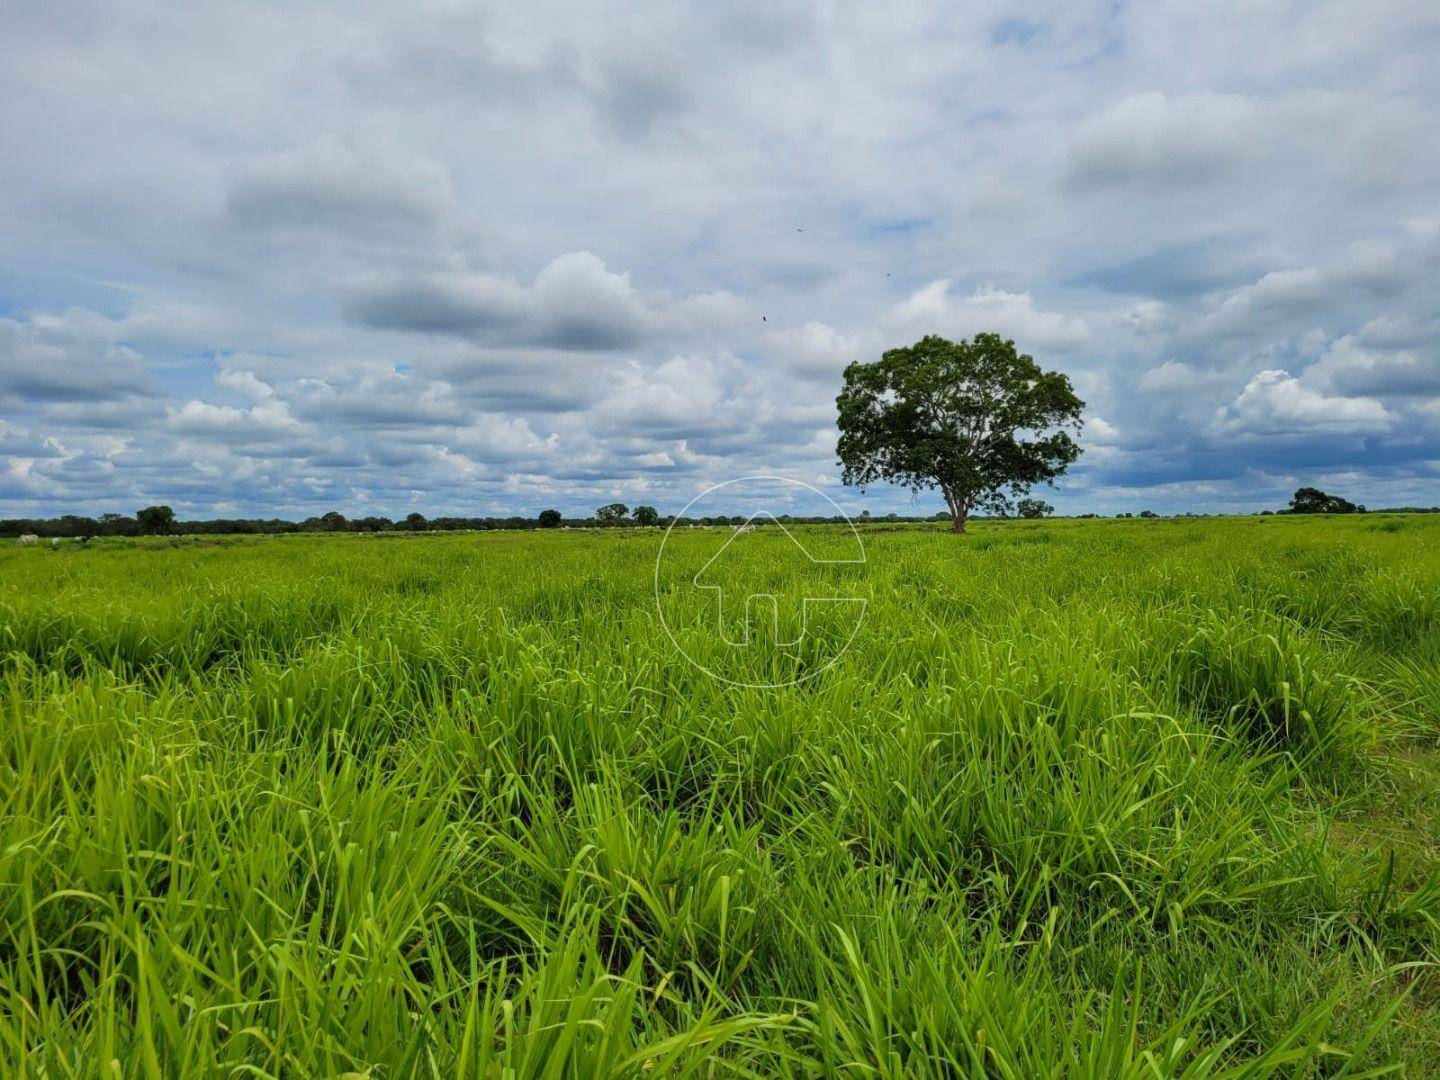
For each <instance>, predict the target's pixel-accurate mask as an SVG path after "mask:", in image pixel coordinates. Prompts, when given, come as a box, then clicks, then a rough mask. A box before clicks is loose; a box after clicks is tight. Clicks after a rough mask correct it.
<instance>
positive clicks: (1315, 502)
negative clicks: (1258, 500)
mask: <svg viewBox="0 0 1440 1080" xmlns="http://www.w3.org/2000/svg"><path fill="white" fill-rule="evenodd" d="M1357 512H1359V513H1362V514H1363V513H1364V512H1365V507H1363V506H1356V505H1355V504H1354V503H1352V502H1351V501H1350V500H1349V499H1342V498H1341V497H1340V496H1339V495H1327V494H1325V492H1323V491H1321V490H1320V489H1319V488H1315V487H1302V488H1300V489H1298V490H1297V491H1296V492H1295V495H1294V497H1293V498H1292V499H1291V500H1290V513H1292V514H1354V513H1357Z"/></svg>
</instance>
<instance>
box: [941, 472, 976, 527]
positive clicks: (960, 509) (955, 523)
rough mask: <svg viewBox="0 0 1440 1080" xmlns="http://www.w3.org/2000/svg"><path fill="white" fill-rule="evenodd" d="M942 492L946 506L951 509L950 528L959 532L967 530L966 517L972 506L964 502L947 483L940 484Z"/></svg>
mask: <svg viewBox="0 0 1440 1080" xmlns="http://www.w3.org/2000/svg"><path fill="white" fill-rule="evenodd" d="M940 494H941V495H944V496H945V506H946V508H947V509H949V511H950V528H951V530H952V531H954V532H957V533H962V534H963V533H964V532H965V519H966V518H968V517H969V516H970V508H969V507H968V506H966V505H965V504H963V503H962V502H961V501H960V499H959V498H958V497H957V496H956V494H955V492H953V491H951V490H950V488H948V487H947V486H946V485H944V484H941V485H940Z"/></svg>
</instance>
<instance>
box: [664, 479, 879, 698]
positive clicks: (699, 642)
mask: <svg viewBox="0 0 1440 1080" xmlns="http://www.w3.org/2000/svg"><path fill="white" fill-rule="evenodd" d="M816 496H818V497H819V500H821V501H820V502H819V503H818V504H817V500H816ZM817 505H819V506H821V507H823V510H822V511H821V513H820V514H818V515H817V514H814V513H813V512H810V513H804V512H802V510H803V509H804V508H807V507H810V508H813V507H815V506H817ZM737 513H738V516H737ZM799 517H804V518H806V519H809V520H807V521H805V522H804V523H803V524H802V523H801V522H798V521H796V520H795V519H796V518H799ZM817 517H818V518H820V519H822V520H821V521H819V522H816V521H815V520H814V519H815V518H817ZM865 568H866V563H865V548H864V545H863V544H862V543H861V542H860V533H859V531H858V530H857V529H856V528H855V525H854V523H853V522H851V520H850V519H849V518H848V517H847V516H846V515H845V512H844V511H843V510H841V509H840V507H839V506H838V505H836V503H835V501H834V500H833V499H831V498H830V497H829V496H828V495H826V494H825V493H824V492H822V491H820V490H819V489H817V488H813V487H811V486H810V485H809V484H806V483H803V482H801V481H799V480H789V479H786V478H785V477H779V476H744V477H740V478H738V479H735V480H727V481H725V482H724V483H722V484H716V485H715V486H714V487H712V488H710V489H708V490H706V491H704V492H702V493H701V494H699V495H697V496H696V497H695V498H693V499H691V500H690V502H689V503H688V504H687V505H686V506H685V509H684V510H682V511H680V513H679V514H678V515H676V517H675V518H674V520H672V521H671V523H670V527H669V528H668V529H666V530H665V536H664V538H663V539H662V540H661V542H660V552H659V554H658V555H657V556H656V559H655V606H656V610H657V611H658V613H659V616H660V625H661V626H662V627H664V629H665V633H666V634H667V635H669V637H670V640H671V641H672V642H673V643H674V644H675V647H676V648H677V649H678V650H679V651H680V653H681V655H682V656H684V657H685V659H686V660H688V661H689V662H690V663H691V664H693V665H695V667H697V668H699V669H700V670H701V671H703V672H705V673H706V674H707V675H710V676H711V677H713V678H716V679H719V680H720V681H722V682H726V683H730V684H732V685H735V686H746V687H754V688H779V687H782V686H793V685H795V684H796V683H801V682H805V681H806V680H807V679H813V678H815V677H816V676H817V675H819V674H821V673H822V672H824V671H825V670H827V669H828V668H830V667H831V666H832V665H834V663H835V662H836V661H837V660H839V659H840V657H841V656H842V655H843V654H844V652H845V650H846V649H848V648H849V647H850V643H851V642H852V641H854V640H855V635H856V634H857V633H859V631H860V625H861V623H862V622H863V620H864V617H865V610H866V607H867V605H868V602H869V598H870V597H869V589H868V587H867V585H866V578H865Z"/></svg>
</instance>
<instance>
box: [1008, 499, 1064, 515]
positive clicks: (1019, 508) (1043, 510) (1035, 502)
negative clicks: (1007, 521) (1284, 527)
mask: <svg viewBox="0 0 1440 1080" xmlns="http://www.w3.org/2000/svg"><path fill="white" fill-rule="evenodd" d="M1054 512H1055V507H1053V506H1051V505H1050V504H1049V503H1047V502H1046V501H1045V500H1044V499H1021V500H1020V501H1019V502H1018V503H1016V504H1015V513H1016V514H1017V515H1018V516H1020V517H1022V518H1043V517H1047V516H1048V515H1050V514H1053V513H1054Z"/></svg>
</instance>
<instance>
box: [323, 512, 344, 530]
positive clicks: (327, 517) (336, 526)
mask: <svg viewBox="0 0 1440 1080" xmlns="http://www.w3.org/2000/svg"><path fill="white" fill-rule="evenodd" d="M349 524H350V523H349V522H348V521H346V520H345V515H344V514H342V513H340V511H338V510H331V511H330V512H329V513H328V514H322V515H320V528H321V529H323V530H324V531H325V532H343V531H344V530H345V529H346V528H347V527H348V526H349Z"/></svg>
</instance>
